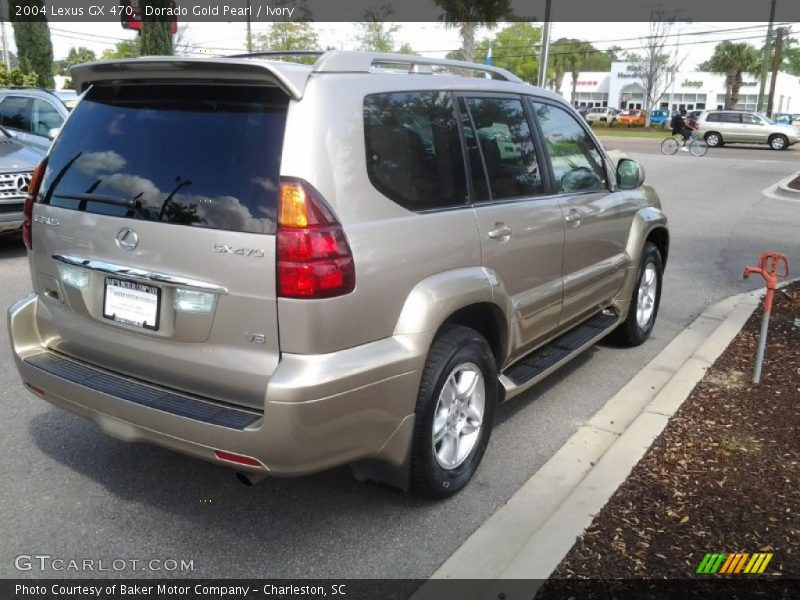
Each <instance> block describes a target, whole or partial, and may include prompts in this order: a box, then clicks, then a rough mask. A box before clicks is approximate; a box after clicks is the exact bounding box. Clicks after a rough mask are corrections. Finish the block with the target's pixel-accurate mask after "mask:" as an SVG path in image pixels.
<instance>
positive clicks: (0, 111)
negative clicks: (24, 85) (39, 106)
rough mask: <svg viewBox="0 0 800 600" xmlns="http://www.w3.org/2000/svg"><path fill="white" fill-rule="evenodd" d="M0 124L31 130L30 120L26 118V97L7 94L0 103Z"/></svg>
mask: <svg viewBox="0 0 800 600" xmlns="http://www.w3.org/2000/svg"><path fill="white" fill-rule="evenodd" d="M0 125H3V126H5V127H11V128H13V129H20V130H22V131H30V130H31V122H30V121H29V120H28V99H27V98H20V97H19V96H9V97H7V98H6V99H5V100H3V102H2V103H0Z"/></svg>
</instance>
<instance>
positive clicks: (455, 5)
mask: <svg viewBox="0 0 800 600" xmlns="http://www.w3.org/2000/svg"><path fill="white" fill-rule="evenodd" d="M434 2H435V3H436V4H437V6H439V7H440V8H441V9H442V10H443V11H444V14H443V15H442V16H441V20H442V21H444V23H445V25H446V26H447V27H457V28H458V29H459V32H460V34H461V41H462V45H463V48H462V54H463V57H464V60H465V61H467V62H475V30H476V29H477V28H478V27H481V26H483V27H489V28H490V29H491V28H493V27H494V26H495V25H497V22H498V21H501V20H503V19H506V18H509V17H511V14H512V13H511V6H510V0H434Z"/></svg>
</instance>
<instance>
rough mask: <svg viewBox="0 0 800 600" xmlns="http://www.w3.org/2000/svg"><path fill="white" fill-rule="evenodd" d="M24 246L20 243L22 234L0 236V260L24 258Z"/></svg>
mask: <svg viewBox="0 0 800 600" xmlns="http://www.w3.org/2000/svg"><path fill="white" fill-rule="evenodd" d="M26 252H27V250H25V244H23V243H22V234H20V233H7V234H3V235H0V260H3V259H4V258H21V257H23V256H25V254H26Z"/></svg>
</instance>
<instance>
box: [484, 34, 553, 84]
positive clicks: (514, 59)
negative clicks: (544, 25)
mask: <svg viewBox="0 0 800 600" xmlns="http://www.w3.org/2000/svg"><path fill="white" fill-rule="evenodd" d="M491 41H492V64H493V65H494V66H496V67H502V68H503V69H507V70H509V71H511V72H512V73H514V75H516V76H517V77H519V78H520V79H522V80H523V81H536V76H537V75H538V73H539V48H540V47H541V44H542V29H541V27H535V26H533V25H532V24H531V23H528V22H519V23H513V24H511V25H509V26H508V27H505V28H504V29H501V30H500V31H498V32H497V35H495V36H494V38H493V39H492V40H491ZM488 52H489V40H488V39H484V40H482V41H481V42H480V43H479V44H478V46H477V48H476V52H475V55H476V59H477V60H478V61H481V62H482V61H484V60H485V59H486V55H487V53H488Z"/></svg>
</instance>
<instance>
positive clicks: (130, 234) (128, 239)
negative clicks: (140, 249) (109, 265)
mask: <svg viewBox="0 0 800 600" xmlns="http://www.w3.org/2000/svg"><path fill="white" fill-rule="evenodd" d="M138 245H139V236H138V235H137V234H136V232H135V231H134V230H133V229H131V228H129V227H124V228H123V229H120V230H119V233H117V247H118V248H119V249H120V250H125V251H127V252H130V251H131V250H135V249H136V246H138Z"/></svg>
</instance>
